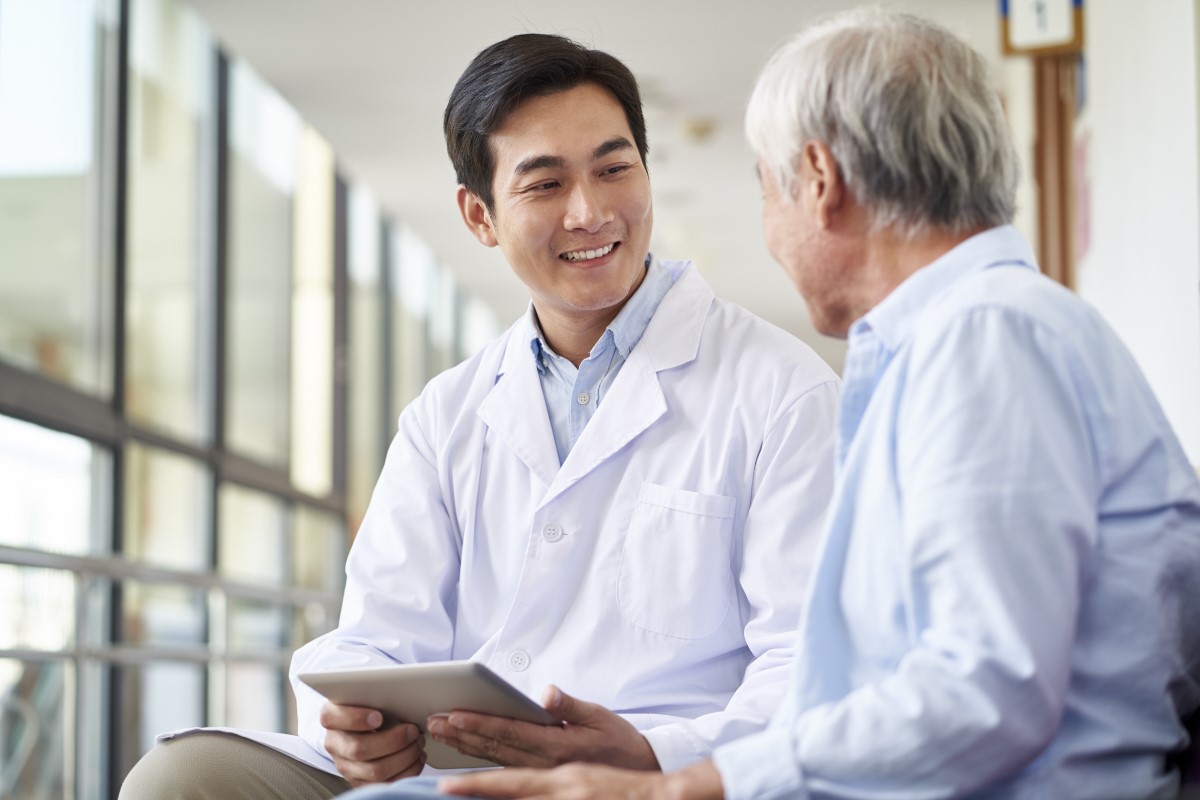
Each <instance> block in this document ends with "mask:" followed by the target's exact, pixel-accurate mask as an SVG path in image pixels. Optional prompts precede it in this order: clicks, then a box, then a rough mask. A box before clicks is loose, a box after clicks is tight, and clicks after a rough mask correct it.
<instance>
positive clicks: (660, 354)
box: [542, 267, 713, 504]
mask: <svg viewBox="0 0 1200 800" xmlns="http://www.w3.org/2000/svg"><path fill="white" fill-rule="evenodd" d="M712 300H713V293H712V290H711V289H710V288H709V287H708V284H707V283H705V281H704V279H703V278H701V277H700V275H699V274H698V273H697V272H696V271H695V269H694V268H692V267H687V268H685V269H684V271H683V273H682V274H681V275H680V276H679V277H678V278H677V279H676V281H675V285H674V286H673V287H671V290H670V291H669V292H667V295H666V296H665V297H664V298H663V300H662V303H660V304H659V307H658V310H657V311H655V313H654V317H653V318H652V319H651V320H650V324H649V325H647V326H646V332H645V334H643V336H642V340H641V341H640V342H639V343H638V344H637V346H636V347H634V348H633V351H632V352H631V353H630V354H629V358H628V359H627V360H626V362H625V365H624V366H622V367H621V372H620V373H619V374H618V375H617V377H616V380H614V381H613V384H612V387H611V388H610V389H609V394H608V397H605V398H602V400H601V404H600V408H599V410H597V411H596V415H595V416H594V417H592V419H591V420H590V421H589V422H588V424H587V427H585V428H584V429H583V433H581V434H580V436H579V441H577V442H576V443H575V446H574V447H572V448H571V452H570V453H569V454H568V455H567V460H566V461H565V462H563V465H562V468H561V469H559V471H558V474H557V475H556V476H555V478H554V482H553V483H552V484H551V486H550V491H549V492H547V493H546V497H545V499H544V500H543V501H542V502H543V504H544V503H546V502H549V501H550V500H552V499H553V498H554V497H555V496H556V495H558V494H560V493H561V492H563V491H565V490H566V489H568V488H569V487H571V486H572V485H574V484H575V483H576V482H578V481H579V480H580V479H582V478H583V477H585V476H586V475H587V474H588V473H590V472H591V471H592V470H594V469H596V467H598V466H600V465H601V464H603V463H604V462H605V461H606V460H608V459H609V458H611V457H613V456H614V455H616V454H617V453H619V452H621V450H623V449H624V448H625V447H626V446H627V445H629V444H630V443H631V442H632V441H633V440H634V439H636V438H637V437H638V436H640V435H641V434H642V433H643V432H644V431H645V430H646V429H647V428H649V427H650V426H652V425H653V424H654V423H655V422H657V421H658V420H659V419H660V418H661V417H662V416H663V415H664V414H666V413H667V411H668V410H669V408H668V405H667V400H666V396H665V395H664V394H663V389H662V385H661V383H660V381H659V378H658V373H659V372H660V371H661V370H667V369H671V368H673V367H677V366H679V365H681V364H686V363H687V362H689V361H692V360H693V359H695V357H696V353H697V352H698V350H699V349H700V335H701V333H702V332H703V330H704V323H705V320H706V319H707V316H708V307H709V305H710V304H711V303H712Z"/></svg>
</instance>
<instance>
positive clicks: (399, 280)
mask: <svg viewBox="0 0 1200 800" xmlns="http://www.w3.org/2000/svg"><path fill="white" fill-rule="evenodd" d="M390 255H391V263H390V264H389V265H388V269H389V270H390V271H391V276H392V281H391V285H392V298H391V308H392V319H393V320H394V325H393V327H392V336H393V342H392V360H393V363H392V409H391V425H390V427H389V430H388V434H389V436H390V435H391V434H392V433H395V430H396V419H397V418H398V417H399V416H400V412H401V411H403V410H404V407H405V406H407V405H408V404H409V403H410V402H412V401H413V399H414V398H416V396H417V395H418V394H420V393H421V390H422V389H423V388H424V387H425V381H427V380H428V379H429V377H430V364H429V353H428V351H429V344H428V331H427V320H428V318H429V315H430V298H431V296H432V288H431V287H432V286H433V281H434V278H435V277H436V274H437V262H436V261H435V259H434V257H433V251H432V250H430V249H429V246H428V245H426V244H425V242H424V241H422V240H421V238H420V237H418V236H417V235H416V234H414V233H413V232H412V231H411V230H410V229H408V228H407V227H400V228H397V229H395V232H394V233H393V236H392V246H391V252H390Z"/></svg>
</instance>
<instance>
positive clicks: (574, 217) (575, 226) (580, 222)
mask: <svg viewBox="0 0 1200 800" xmlns="http://www.w3.org/2000/svg"><path fill="white" fill-rule="evenodd" d="M611 221H612V211H611V209H610V208H609V206H608V203H607V202H606V201H605V198H604V192H603V191H602V190H601V189H600V188H599V187H596V186H590V185H588V184H586V183H577V184H575V186H573V187H572V188H571V191H570V193H569V194H568V195H567V209H566V213H565V215H564V216H563V227H565V228H566V229H567V230H584V231H587V232H589V233H595V232H596V231H598V230H600V229H601V228H603V227H604V226H605V225H607V224H608V223H609V222H611Z"/></svg>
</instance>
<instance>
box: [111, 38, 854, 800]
mask: <svg viewBox="0 0 1200 800" xmlns="http://www.w3.org/2000/svg"><path fill="white" fill-rule="evenodd" d="M444 126H445V135H446V143H447V148H448V150H449V154H450V158H451V160H452V162H453V164H454V167H455V170H456V172H457V177H458V181H459V183H460V186H459V188H458V206H459V209H460V211H461V213H462V218H463V220H464V222H465V223H466V226H467V228H468V229H469V230H470V232H471V233H472V235H474V236H475V237H476V238H477V239H478V240H479V241H480V242H481V243H482V244H483V245H485V246H487V247H499V248H500V249H501V251H503V253H504V255H505V257H506V259H507V261H508V263H509V264H510V265H511V267H512V269H513V271H514V272H515V273H516V275H517V276H518V277H519V278H520V279H521V281H522V282H523V283H524V284H525V285H526V286H527V287H528V289H529V293H530V297H531V304H530V307H529V310H528V312H527V313H526V314H525V315H524V316H522V317H521V318H520V319H518V320H517V321H516V322H515V323H514V324H513V325H512V327H511V328H510V329H509V330H508V331H507V332H506V333H504V334H503V335H502V336H501V337H500V338H499V339H497V340H496V341H494V342H493V343H491V344H490V345H489V346H487V347H485V348H484V349H483V350H482V351H481V352H480V353H478V354H477V355H476V356H475V357H473V358H471V359H470V360H468V361H466V362H464V363H463V364H460V365H459V366H457V367H455V368H454V369H451V370H449V371H448V372H446V373H443V374H442V375H440V376H438V377H437V378H435V379H434V380H433V381H431V382H430V384H429V385H428V387H427V388H426V389H425V391H424V392H423V393H422V395H421V396H420V397H419V398H418V399H417V400H416V401H414V402H413V403H412V404H411V406H410V407H409V408H407V409H406V410H405V411H404V413H403V414H402V415H401V417H400V422H399V432H398V433H397V435H396V437H395V439H394V441H393V442H392V445H391V448H390V450H389V452H388V456H387V461H386V464H385V466H384V470H383V474H382V476H381V477H380V480H379V483H378V486H377V487H376V489H375V493H374V495H373V497H372V499H371V503H370V507H369V509H368V511H367V514H366V517H365V519H364V521H363V524H362V527H361V529H360V531H359V534H358V536H357V538H356V540H355V542H354V546H353V548H352V550H351V553H350V557H349V561H348V563H347V585H346V593H345V600H344V603H343V608H342V615H341V621H340V624H339V626H338V628H337V629H336V630H334V631H333V632H331V633H329V634H326V635H324V636H322V637H321V638H319V639H317V640H315V641H313V642H311V643H310V644H308V645H307V646H305V647H304V648H302V649H301V650H300V651H298V652H297V653H296V656H295V658H294V660H293V663H292V674H293V685H294V687H295V690H296V696H297V703H298V716H299V725H300V735H301V737H302V738H303V739H304V740H305V741H306V742H307V743H308V745H309V746H310V748H311V749H312V750H313V752H314V753H315V754H316V757H313V758H309V759H307V760H308V761H309V762H310V763H311V764H313V765H314V766H316V767H319V768H320V769H322V770H324V772H317V771H316V770H311V771H310V772H308V773H304V775H303V778H304V780H293V778H291V777H286V778H279V779H278V780H277V781H275V787H274V788H275V790H276V791H278V792H279V795H280V796H287V797H291V798H296V797H329V796H331V795H332V794H336V793H338V792H340V791H343V790H346V789H349V788H350V787H351V786H358V785H363V784H370V783H378V782H386V781H393V780H396V779H398V778H402V777H406V776H410V775H415V774H417V773H419V772H421V771H422V768H423V766H424V758H425V757H424V753H423V749H422V741H421V739H420V738H419V737H418V736H417V735H416V729H415V727H414V726H413V725H399V726H395V727H392V728H389V729H386V730H379V725H380V719H381V718H380V715H379V714H378V712H376V711H374V710H372V709H363V708H352V707H344V706H336V705H332V704H328V703H326V702H325V701H324V699H323V698H322V697H320V696H319V695H317V694H316V693H315V692H313V691H312V690H311V689H309V688H308V687H306V686H304V685H303V684H301V683H299V682H297V681H295V680H294V676H295V675H296V674H297V673H301V672H309V671H316V670H328V669H337V668H345V667H359V666H368V665H379V664H394V663H406V664H408V663H417V662H430V661H444V660H456V659H472V660H476V661H480V662H483V663H486V664H487V665H488V666H489V667H491V668H492V669H493V670H495V671H496V672H498V673H499V674H500V675H502V676H503V677H504V678H505V679H506V680H508V681H510V682H511V683H513V684H514V685H516V686H517V687H518V688H520V689H522V690H523V691H525V692H526V693H528V694H531V695H533V696H542V697H543V698H544V702H545V704H546V705H547V707H548V708H550V709H551V711H552V712H554V713H555V714H556V715H557V716H558V717H559V718H561V719H564V720H566V722H567V723H568V724H567V725H566V726H565V727H563V728H561V729H555V728H543V727H541V726H536V725H528V724H524V723H518V722H514V721H511V720H504V719H499V718H493V717H486V716H481V715H475V714H466V713H455V714H453V715H451V716H450V717H449V718H448V719H443V720H442V721H440V722H433V723H431V731H432V735H433V737H434V738H435V739H436V740H438V741H440V742H443V743H445V744H448V745H450V746H452V747H455V748H456V749H458V750H459V751H461V752H463V753H466V754H470V755H476V756H482V757H485V758H488V759H491V760H494V761H497V762H499V763H502V764H507V765H526V766H532V765H538V766H549V765H554V764H559V763H564V762H568V761H579V760H583V761H593V762H600V763H605V764H609V765H616V766H623V767H628V768H634V769H641V770H660V769H661V770H672V769H678V768H680V767H683V766H686V765H688V764H691V763H694V762H696V761H700V760H702V759H704V758H706V757H708V756H709V754H710V753H711V752H712V750H713V749H714V748H715V747H716V746H718V745H720V744H723V743H726V742H729V741H732V740H734V739H736V738H738V737H741V736H744V735H746V734H749V733H752V732H755V731H757V730H759V729H761V728H762V727H763V726H764V725H765V724H766V722H767V720H768V718H769V717H770V715H771V713H772V712H773V711H774V709H775V708H776V707H777V706H778V705H779V704H780V703H781V702H782V700H783V694H784V687H785V685H786V683H787V676H788V674H789V669H790V664H791V661H792V656H793V642H794V640H795V628H796V625H797V622H798V620H799V616H800V607H801V599H802V597H803V595H804V590H805V585H806V577H807V575H808V572H809V569H810V566H811V565H812V563H813V561H814V556H815V549H816V542H817V533H818V530H819V529H820V525H821V521H822V515H823V511H824V508H825V506H826V504H827V502H828V500H829V497H830V493H831V488H832V465H833V452H832V442H833V424H834V416H835V413H836V407H837V402H838V387H839V384H838V379H837V377H836V375H835V374H834V373H833V372H832V371H831V370H830V369H829V367H828V366H826V365H825V364H824V363H823V362H822V361H821V360H820V359H819V358H818V357H817V356H816V355H815V354H814V353H813V352H812V351H811V350H810V349H809V348H808V347H806V346H805V345H804V344H802V343H800V342H799V341H797V340H796V339H794V338H792V337H791V336H789V335H787V334H785V333H783V332H782V331H779V330H777V329H775V328H773V327H771V326H770V325H768V324H766V323H764V322H763V321H761V320H759V319H757V318H755V317H754V316H752V315H751V314H749V313H747V312H746V311H744V310H742V309H740V308H738V307H735V306H732V305H730V304H728V303H725V302H722V301H720V300H718V299H716V298H715V297H714V296H713V293H712V290H711V289H710V288H709V287H708V285H707V284H706V283H705V281H704V279H703V278H701V276H700V274H699V273H698V272H697V271H696V269H695V268H693V267H692V265H691V264H690V263H688V262H668V261H658V260H656V259H654V258H653V257H652V256H651V255H650V253H649V242H650V232H651V225H652V221H653V210H652V205H651V195H650V182H649V177H648V175H647V172H646V165H645V156H646V151H647V145H646V132H645V124H644V121H643V117H642V109H641V101H640V97H639V94H638V88H637V83H636V81H635V79H634V77H633V75H632V74H631V73H630V72H629V70H628V69H627V68H626V67H625V66H624V65H623V64H621V63H620V62H619V61H617V60H616V59H615V58H613V57H612V56H610V55H608V54H606V53H602V52H598V51H595V50H589V49H585V48H583V47H581V46H579V45H577V44H575V43H573V42H571V41H569V40H566V39H563V38H561V37H558V36H548V35H540V34H525V35H520V36H515V37H513V38H510V39H507V40H505V41H502V42H500V43H498V44H496V45H493V46H491V47H489V48H487V49H486V50H484V51H483V52H481V53H480V54H479V55H478V56H477V57H476V58H475V60H474V61H473V62H472V63H471V64H470V66H468V68H467V70H466V72H465V73H464V74H463V75H462V77H461V78H460V79H459V81H458V83H457V85H456V86H455V88H454V90H453V93H452V95H451V97H450V101H449V103H448V105H447V107H446V112H445V119H444ZM410 722H418V721H417V720H412V721H410ZM189 738H190V739H193V740H199V739H204V738H208V739H210V741H211V740H212V739H214V738H224V739H225V741H223V742H221V743H220V744H219V745H218V746H221V747H227V746H230V743H229V741H228V740H229V738H231V737H214V736H213V735H212V734H208V735H198V736H194V737H188V738H183V739H179V740H177V741H174V742H169V743H167V744H166V745H164V746H162V747H159V748H158V749H157V750H156V751H155V753H157V754H158V755H157V756H156V755H155V753H151V755H150V756H148V757H147V759H146V760H145V761H144V762H143V763H146V762H147V761H151V760H152V759H154V758H159V759H160V760H162V759H165V758H166V752H167V751H170V750H171V748H172V746H175V745H177V744H178V745H184V744H186V743H187V742H188V740H189ZM234 746H243V747H244V744H242V745H234ZM275 746H278V745H277V743H276V745H275ZM293 752H296V751H295V750H293ZM198 759H199V760H201V761H205V762H206V763H212V762H213V761H214V759H213V758H208V759H204V758H200V757H190V756H185V755H183V754H181V755H180V756H179V758H178V759H177V762H178V761H179V760H184V761H187V762H188V763H189V764H190V765H191V766H192V767H193V768H194V767H195V764H196V763H197V760H198ZM236 760H237V759H234V758H231V757H222V758H221V759H220V764H219V769H218V771H220V772H221V773H222V774H227V773H228V771H229V770H230V769H231V768H232V767H231V764H232V763H233V762H234V761H236ZM280 760H281V759H280V756H279V755H277V754H275V753H272V752H270V751H267V750H262V751H261V752H257V753H256V754H255V757H254V758H253V760H252V762H253V764H254V765H255V766H254V770H255V771H256V772H257V773H258V774H260V775H261V774H262V770H263V767H262V765H263V764H265V763H267V762H279V761H280ZM165 764H166V762H165V761H163V762H162V765H161V766H160V770H168V769H171V768H170V767H167V766H165ZM285 766H287V767H288V768H289V769H290V766H289V765H285ZM306 769H307V768H306ZM335 771H336V773H337V774H338V775H340V777H335V776H334V775H332V774H326V773H333V772H335ZM135 774H136V773H135ZM176 774H178V772H177V773H176ZM289 774H290V773H289ZM131 781H132V778H131ZM257 782H259V783H261V782H262V781H261V780H259V781H257ZM197 783H198V781H197V780H196V779H195V778H193V780H192V781H191V785H192V786H195V785H196V784H197ZM229 783H230V784H233V785H237V784H238V783H239V782H238V781H229ZM192 791H193V792H194V791H195V790H194V789H193V790H192ZM239 791H241V790H239ZM136 796H140V795H138V794H136V793H135V792H133V791H132V790H131V789H130V787H129V784H127V785H126V793H123V797H128V798H133V797H136ZM186 796H200V797H203V796H207V795H203V794H191V795H186ZM225 796H227V797H228V796H256V797H257V796H275V795H270V794H266V795H249V794H247V795H241V794H237V795H225Z"/></svg>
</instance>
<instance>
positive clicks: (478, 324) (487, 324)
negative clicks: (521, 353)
mask: <svg viewBox="0 0 1200 800" xmlns="http://www.w3.org/2000/svg"><path fill="white" fill-rule="evenodd" d="M500 331H501V328H500V320H499V319H498V318H497V317H496V312H495V311H494V310H493V309H492V307H491V306H489V305H488V304H487V303H485V302H483V301H482V300H480V299H479V298H478V297H471V298H469V299H468V300H467V301H466V302H465V304H464V306H463V319H462V339H463V341H462V346H463V357H464V358H465V357H468V356H472V355H474V354H475V353H477V352H479V351H480V350H482V349H483V347H484V345H486V344H487V343H488V342H490V341H492V340H493V339H495V338H496V337H497V336H499V335H500Z"/></svg>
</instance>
